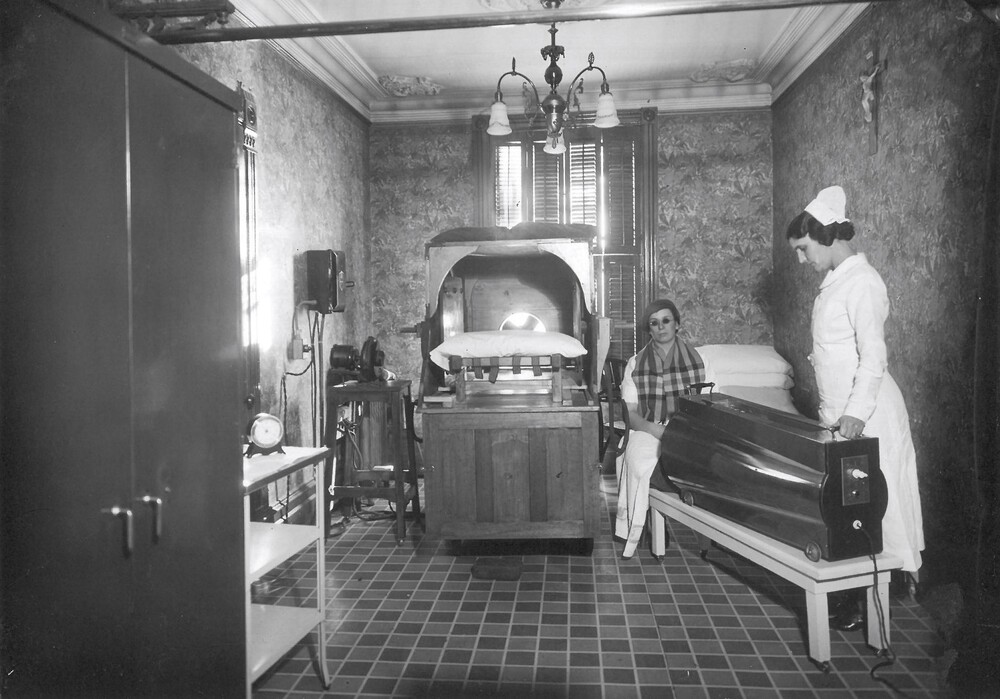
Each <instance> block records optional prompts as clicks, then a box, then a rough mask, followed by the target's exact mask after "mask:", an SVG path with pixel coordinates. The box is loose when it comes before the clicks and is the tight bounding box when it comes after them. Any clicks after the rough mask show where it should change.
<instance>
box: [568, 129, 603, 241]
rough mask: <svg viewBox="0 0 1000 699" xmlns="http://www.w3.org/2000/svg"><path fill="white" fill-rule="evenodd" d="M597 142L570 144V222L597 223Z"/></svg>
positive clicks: (593, 224) (592, 224)
mask: <svg viewBox="0 0 1000 699" xmlns="http://www.w3.org/2000/svg"><path fill="white" fill-rule="evenodd" d="M597 152H598V149H597V144H596V143H594V142H593V141H591V142H583V143H576V142H573V143H570V145H569V223H584V224H587V225H591V226H596V225H597V212H598V209H597V207H598V189H597V182H598V178H597Z"/></svg>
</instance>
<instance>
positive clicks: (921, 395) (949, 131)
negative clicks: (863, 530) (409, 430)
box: [773, 0, 998, 580]
mask: <svg viewBox="0 0 1000 699" xmlns="http://www.w3.org/2000/svg"><path fill="white" fill-rule="evenodd" d="M875 47H877V48H878V51H879V55H880V56H881V57H884V58H885V59H886V61H887V64H886V70H885V71H884V73H882V74H881V76H880V83H879V85H878V90H879V91H880V93H881V94H880V98H879V99H880V103H879V115H878V119H879V121H878V150H877V152H876V153H874V154H872V153H870V152H869V129H870V128H871V127H870V126H869V125H867V124H866V123H865V121H864V120H863V110H862V104H861V86H860V75H861V73H862V72H863V71H865V70H866V68H868V67H869V66H870V65H871V61H870V60H869V59H867V58H866V55H867V54H868V52H869V51H871V50H872V49H873V48H875ZM997 75H998V60H997V30H996V28H995V27H993V26H991V25H989V24H988V23H987V22H986V21H985V20H984V19H983V18H982V17H981V16H979V15H978V14H977V13H975V12H973V11H972V10H971V9H970V8H969V6H968V5H966V4H965V3H963V2H961V1H960V0H927V1H924V2H912V3H911V2H907V3H879V4H877V5H875V6H874V7H873V8H872V9H871V10H869V11H868V12H867V13H866V14H865V15H863V16H862V17H861V18H859V20H858V22H857V23H856V25H855V26H854V27H853V28H852V29H851V30H850V31H849V32H848V34H846V35H845V36H844V37H842V38H841V40H840V41H839V42H838V43H836V44H835V45H834V46H833V47H831V48H830V49H829V50H828V51H827V53H826V54H825V55H824V56H823V57H821V59H820V60H819V61H817V62H816V63H814V64H813V65H812V66H811V67H810V68H809V70H808V71H807V72H806V73H805V74H804V75H803V76H802V77H801V78H800V79H799V80H798V81H797V82H796V83H795V84H794V85H793V87H792V88H791V89H790V90H788V91H787V92H786V93H785V94H784V95H782V97H781V98H780V99H779V101H778V102H777V104H776V105H775V107H774V109H773V119H774V134H775V136H774V212H775V220H774V270H775V280H774V287H775V296H774V299H775V301H774V303H775V317H776V319H777V320H776V321H775V342H776V347H777V348H778V350H779V351H780V352H781V353H782V354H784V355H785V356H786V357H788V358H789V359H790V360H791V362H792V364H793V365H794V366H795V368H796V374H797V385H798V390H799V394H798V400H799V402H800V404H801V405H800V407H801V408H802V409H804V410H806V411H807V412H811V411H815V408H816V397H815V382H814V379H813V375H812V370H811V367H810V366H809V365H808V363H807V361H806V355H807V354H808V353H809V351H810V344H811V341H810V334H809V314H810V310H811V307H812V299H813V298H814V296H815V294H816V292H817V289H818V285H819V282H820V281H821V279H820V277H819V275H818V274H816V273H815V272H813V270H812V269H811V268H808V267H806V266H799V265H798V264H797V263H796V260H795V256H794V255H792V254H791V251H790V250H789V249H788V246H787V243H786V239H785V227H786V226H787V224H788V222H789V221H790V220H791V219H792V218H793V217H794V216H795V215H796V214H797V213H798V212H799V211H801V210H802V208H803V207H804V206H805V204H807V203H808V202H809V200H810V199H811V198H812V196H813V195H814V194H815V192H817V191H818V190H819V189H821V188H823V187H826V186H828V185H831V184H841V185H842V186H843V187H844V189H845V190H846V192H847V202H848V211H847V214H848V216H849V217H850V218H851V219H852V220H853V221H854V224H855V228H856V229H857V237H856V238H855V241H856V242H857V244H858V248H859V249H860V250H862V251H863V252H865V253H866V254H867V255H868V257H869V260H870V261H871V263H872V264H873V265H874V266H875V268H876V269H878V270H879V271H880V272H881V274H882V276H883V278H884V279H885V282H886V286H887V287H888V291H889V299H890V303H891V306H892V308H891V312H890V317H889V320H888V322H887V324H886V336H887V344H888V348H889V370H890V372H891V373H892V375H893V376H894V377H895V379H896V381H897V382H898V383H899V385H900V387H901V389H902V391H903V395H904V397H905V399H906V401H907V407H908V410H909V413H910V421H911V426H912V429H913V437H914V442H915V446H916V450H917V461H918V470H919V473H920V478H921V497H922V501H923V507H924V524H925V535H926V539H927V546H928V551H927V553H926V554H925V557H924V560H925V568H927V569H928V572H930V573H931V574H932V575H934V574H935V573H937V574H939V575H940V576H941V577H943V578H944V579H945V580H948V579H950V577H949V576H954V575H955V574H956V573H955V571H960V570H962V569H963V566H962V565H958V564H955V565H953V562H952V561H951V560H949V559H950V558H952V557H953V556H955V555H963V553H964V555H968V554H969V553H970V550H971V548H974V546H971V547H970V544H969V542H971V541H974V535H973V530H972V526H973V524H974V515H975V512H974V509H973V506H972V503H974V502H975V501H976V482H975V477H974V474H973V473H972V471H971V461H970V459H971V455H970V446H969V445H970V439H971V410H970V396H971V391H972V380H973V377H972V371H971V369H972V351H973V345H972V339H973V331H974V327H973V321H974V311H975V308H974V304H975V298H976V277H977V273H978V265H977V263H978V259H979V255H978V247H979V241H980V236H981V234H982V233H981V232H982V225H983V224H982V216H983V205H984V198H983V197H984V194H983V181H984V177H985V173H986V162H985V158H984V157H983V153H984V152H985V149H986V145H987V143H988V139H989V128H988V123H989V122H988V117H989V114H990V112H991V108H992V103H993V94H994V91H995V89H996V81H997ZM955 563H957V562H955ZM965 570H968V568H965Z"/></svg>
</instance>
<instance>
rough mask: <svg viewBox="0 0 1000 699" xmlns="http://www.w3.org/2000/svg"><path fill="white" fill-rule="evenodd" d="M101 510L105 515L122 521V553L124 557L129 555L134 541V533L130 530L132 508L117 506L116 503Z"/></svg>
mask: <svg viewBox="0 0 1000 699" xmlns="http://www.w3.org/2000/svg"><path fill="white" fill-rule="evenodd" d="M101 512H102V513H104V514H106V515H111V516H113V517H117V518H118V519H120V520H121V521H122V527H123V533H124V543H123V546H124V553H125V556H126V557H128V556H131V555H132V549H133V544H134V543H135V535H134V534H133V532H132V510H131V509H129V508H127V507H119V506H118V505H115V506H114V507H105V508H103V509H102V510H101Z"/></svg>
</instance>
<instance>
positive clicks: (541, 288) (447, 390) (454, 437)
mask: <svg viewBox="0 0 1000 699" xmlns="http://www.w3.org/2000/svg"><path fill="white" fill-rule="evenodd" d="M538 232H539V231H538V229H537V227H536V228H534V229H533V230H531V231H530V233H534V234H537V233H538ZM449 233H450V235H447V236H444V239H442V240H435V241H432V242H431V243H429V244H428V247H427V260H428V267H429V271H428V280H429V281H428V286H429V288H428V304H427V319H426V321H425V323H424V346H425V347H427V348H433V349H429V351H427V352H426V353H425V356H426V357H428V359H429V360H432V361H428V362H427V367H426V368H425V371H424V375H423V390H422V396H421V401H420V408H419V411H420V418H421V425H422V433H423V440H424V444H423V456H424V484H425V501H426V507H425V513H426V514H425V522H426V526H427V531H428V533H429V534H430V535H432V536H439V537H441V538H444V539H447V540H450V541H466V540H480V539H562V538H569V539H583V540H586V541H587V542H589V543H591V544H592V542H593V538H594V537H595V536H597V535H598V533H599V531H600V511H599V492H600V491H599V482H600V462H599V458H598V432H599V426H598V421H599V408H598V405H597V403H596V402H595V399H594V395H595V392H594V391H593V387H592V381H591V378H592V377H593V376H594V371H593V362H594V360H595V357H596V355H597V354H598V352H597V351H594V350H592V349H590V347H593V346H594V345H595V344H596V342H595V340H596V338H595V337H594V329H595V328H597V327H599V326H600V323H599V322H598V321H597V319H595V318H594V317H593V315H592V314H591V312H590V309H591V308H592V302H593V299H592V298H591V297H590V294H591V293H592V287H591V277H590V274H591V271H592V261H591V259H590V257H589V248H590V245H591V237H592V236H590V235H589V234H590V230H589V229H584V228H583V227H570V226H565V227H564V226H558V227H553V226H547V227H545V228H544V231H543V232H542V235H541V236H540V237H535V238H532V237H530V236H528V237H524V234H523V232H518V231H514V232H513V233H512V232H511V231H506V229H465V230H464V231H463V233H464V238H463V239H462V240H455V236H454V235H453V234H451V233H453V232H449ZM519 233H520V235H519ZM560 234H561V237H559V235H560ZM539 259H542V260H544V262H543V263H538V260H539ZM520 312H524V313H526V314H528V315H530V316H532V317H533V318H535V319H536V320H537V321H538V324H539V325H543V326H544V327H545V332H540V333H532V332H523V331H507V330H503V331H501V330H500V329H499V327H500V326H501V325H502V324H503V322H504V319H506V318H510V317H512V315H514V314H517V313H520ZM518 333H522V334H521V335H518ZM480 336H485V339H484V337H480ZM521 338H524V339H527V340H531V341H532V342H531V343H530V346H529V347H522V346H521V345H520V344H519V342H520V339H521ZM472 339H475V340H477V341H479V342H481V343H483V344H479V345H472V347H474V348H477V349H476V351H472V352H467V351H464V350H465V348H466V345H462V344H461V343H462V342H466V341H471V340H472ZM449 341H456V342H459V345H458V346H457V347H455V348H452V349H453V350H454V351H453V352H449V351H448V350H447V349H444V350H443V349H442V348H446V347H448V346H449ZM550 341H551V342H555V343H557V344H558V346H553V347H552V348H550V347H549V345H548V344H547V343H548V342H550ZM539 343H540V344H539ZM567 343H570V344H573V345H574V346H576V347H578V348H579V349H578V350H576V351H573V350H572V348H570V349H569V350H565V349H564V348H565V347H567ZM574 343H575V344H574ZM564 352H567V353H569V354H574V355H575V356H567V354H564Z"/></svg>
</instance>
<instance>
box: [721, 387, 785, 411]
mask: <svg viewBox="0 0 1000 699" xmlns="http://www.w3.org/2000/svg"><path fill="white" fill-rule="evenodd" d="M712 390H714V391H715V392H716V393H725V394H726V395H727V396H733V397H734V398H742V399H743V400H748V401H750V402H751V403H758V404H760V405H766V406H768V407H769V408H774V409H775V410H783V411H785V412H786V413H795V414H799V411H798V410H796V409H795V403H793V402H792V396H791V394H790V393H789V392H788V391H786V390H782V389H778V388H748V387H746V386H716V387H715V388H714V389H712Z"/></svg>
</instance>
